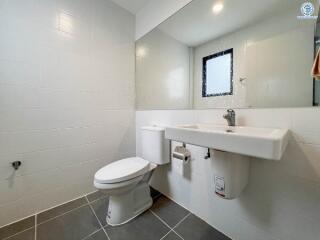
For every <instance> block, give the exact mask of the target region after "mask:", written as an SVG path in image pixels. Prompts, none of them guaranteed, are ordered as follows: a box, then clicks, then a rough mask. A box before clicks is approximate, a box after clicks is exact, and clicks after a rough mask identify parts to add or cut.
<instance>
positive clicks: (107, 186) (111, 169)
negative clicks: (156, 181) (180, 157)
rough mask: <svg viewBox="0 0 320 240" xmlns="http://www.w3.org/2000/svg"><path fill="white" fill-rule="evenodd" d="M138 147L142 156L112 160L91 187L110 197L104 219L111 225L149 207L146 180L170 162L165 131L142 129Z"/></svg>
mask: <svg viewBox="0 0 320 240" xmlns="http://www.w3.org/2000/svg"><path fill="white" fill-rule="evenodd" d="M141 144H142V146H141V147H142V153H141V157H131V158H126V159H122V160H118V161H115V162H113V163H111V164H108V165H107V166H105V167H103V168H101V169H100V170H98V171H97V172H96V174H95V176H94V186H95V187H96V188H97V189H98V190H100V191H102V192H104V193H105V194H107V195H109V207H108V209H106V219H107V223H108V224H109V225H111V226H118V225H122V224H125V223H127V222H129V221H130V220H132V219H134V218H135V217H137V216H138V215H139V214H141V213H143V212H144V211H146V210H147V209H149V208H150V207H151V206H152V203H153V201H152V198H151V195H150V187H149V180H150V178H151V176H152V173H153V171H154V169H155V168H156V167H157V166H158V165H163V164H168V163H169V161H170V160H169V159H170V158H169V141H168V140H166V139H165V138H164V128H161V127H156V126H153V127H142V128H141Z"/></svg>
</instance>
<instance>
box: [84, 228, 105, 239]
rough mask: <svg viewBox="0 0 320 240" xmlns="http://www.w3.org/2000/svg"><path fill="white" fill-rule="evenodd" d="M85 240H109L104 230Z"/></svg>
mask: <svg viewBox="0 0 320 240" xmlns="http://www.w3.org/2000/svg"><path fill="white" fill-rule="evenodd" d="M85 240H108V238H107V235H106V234H105V232H104V231H103V230H100V231H99V232H96V233H95V234H92V235H91V236H90V237H87V238H86V239H85Z"/></svg>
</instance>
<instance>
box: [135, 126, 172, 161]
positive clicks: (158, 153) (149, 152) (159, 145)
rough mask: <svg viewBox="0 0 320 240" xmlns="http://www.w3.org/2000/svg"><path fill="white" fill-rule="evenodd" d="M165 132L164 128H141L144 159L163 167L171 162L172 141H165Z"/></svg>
mask: <svg viewBox="0 0 320 240" xmlns="http://www.w3.org/2000/svg"><path fill="white" fill-rule="evenodd" d="M164 131H165V129H164V128H162V127H155V126H153V127H142V128H141V137H142V139H141V147H142V158H143V159H145V160H147V161H149V162H152V163H155V164H157V165H163V164H167V163H169V162H170V160H169V157H170V156H169V150H170V148H169V147H170V145H169V144H170V141H169V140H167V139H165V137H164Z"/></svg>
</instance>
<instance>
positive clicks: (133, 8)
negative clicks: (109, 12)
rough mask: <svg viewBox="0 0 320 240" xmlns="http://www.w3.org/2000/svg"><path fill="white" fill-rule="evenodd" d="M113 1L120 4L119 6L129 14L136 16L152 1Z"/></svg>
mask: <svg viewBox="0 0 320 240" xmlns="http://www.w3.org/2000/svg"><path fill="white" fill-rule="evenodd" d="M112 1H113V2H115V3H116V4H118V5H119V6H121V7H123V8H125V9H127V10H128V11H129V12H131V13H133V14H136V13H137V12H138V11H139V10H141V9H142V8H143V7H144V6H145V5H146V4H147V2H149V1H150V0H112Z"/></svg>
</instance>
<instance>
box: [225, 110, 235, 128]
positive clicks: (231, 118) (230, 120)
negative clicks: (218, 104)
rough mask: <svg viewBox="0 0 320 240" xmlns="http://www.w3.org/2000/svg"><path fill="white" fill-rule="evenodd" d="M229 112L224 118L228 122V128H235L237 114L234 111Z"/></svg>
mask: <svg viewBox="0 0 320 240" xmlns="http://www.w3.org/2000/svg"><path fill="white" fill-rule="evenodd" d="M227 112H228V113H227V114H224V115H223V118H224V119H226V120H227V121H228V126H232V127H234V126H235V125H236V113H235V111H234V110H233V109H228V111H227Z"/></svg>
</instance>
